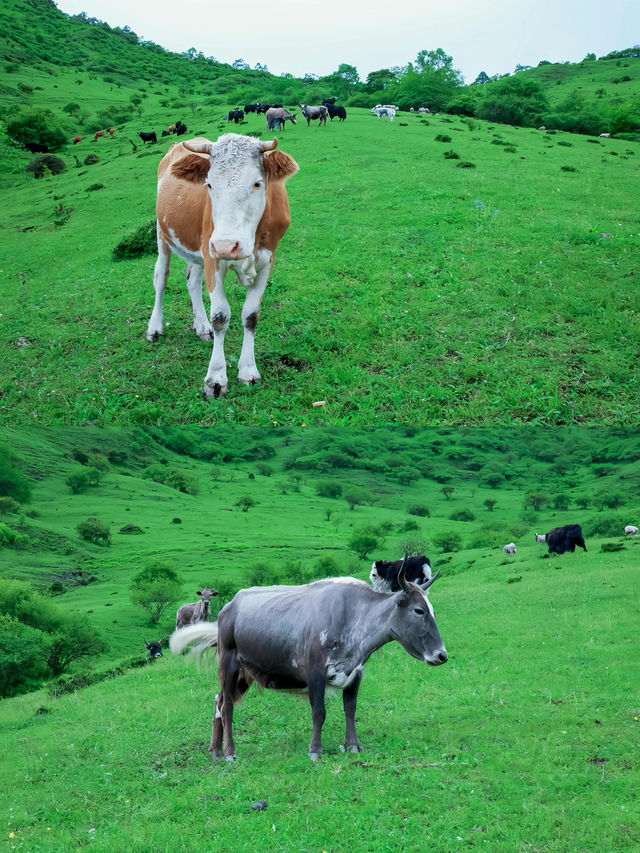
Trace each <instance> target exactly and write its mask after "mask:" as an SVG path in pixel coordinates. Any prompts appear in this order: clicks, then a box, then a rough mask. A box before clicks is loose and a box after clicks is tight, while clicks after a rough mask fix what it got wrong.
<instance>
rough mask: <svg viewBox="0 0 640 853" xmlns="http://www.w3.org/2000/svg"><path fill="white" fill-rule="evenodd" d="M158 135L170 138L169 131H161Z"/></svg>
mask: <svg viewBox="0 0 640 853" xmlns="http://www.w3.org/2000/svg"><path fill="white" fill-rule="evenodd" d="M160 135H161V136H171V131H169V130H163V131H162V133H161V134H160Z"/></svg>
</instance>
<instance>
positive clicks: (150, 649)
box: [144, 640, 162, 662]
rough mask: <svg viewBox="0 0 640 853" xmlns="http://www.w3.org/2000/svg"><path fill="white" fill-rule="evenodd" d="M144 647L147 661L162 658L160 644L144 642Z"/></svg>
mask: <svg viewBox="0 0 640 853" xmlns="http://www.w3.org/2000/svg"><path fill="white" fill-rule="evenodd" d="M144 644H145V646H146V647H147V661H148V662H151V661H152V660H155V659H156V658H161V657H162V643H148V642H147V641H146V640H145V641H144Z"/></svg>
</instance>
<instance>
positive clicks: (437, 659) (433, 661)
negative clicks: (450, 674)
mask: <svg viewBox="0 0 640 853" xmlns="http://www.w3.org/2000/svg"><path fill="white" fill-rule="evenodd" d="M424 660H425V663H428V664H429V666H441V665H442V664H443V663H446V662H447V661H448V660H449V655H448V654H447V650H446V649H444V648H442V649H439V650H438V651H437V652H435V654H433V655H431V656H430V657H425V659H424Z"/></svg>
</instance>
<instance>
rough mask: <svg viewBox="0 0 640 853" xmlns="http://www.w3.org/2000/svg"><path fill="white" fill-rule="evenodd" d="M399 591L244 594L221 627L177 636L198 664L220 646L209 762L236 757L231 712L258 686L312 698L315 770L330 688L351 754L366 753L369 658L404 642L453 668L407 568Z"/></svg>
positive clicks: (223, 615)
mask: <svg viewBox="0 0 640 853" xmlns="http://www.w3.org/2000/svg"><path fill="white" fill-rule="evenodd" d="M398 583H399V585H400V590H399V591H398V592H396V593H392V594H387V593H382V592H375V591H374V590H373V589H371V587H370V586H369V585H368V584H366V583H365V582H364V581H361V580H357V579H355V578H327V579H325V580H320V581H315V582H314V583H310V584H305V585H303V586H267V587H252V588H251V589H241V590H240V591H239V592H238V593H237V594H236V596H235V597H234V598H233V599H232V601H230V602H229V603H228V604H225V606H224V607H223V608H222V610H221V611H220V614H219V616H218V621H217V622H212V623H208V624H202V625H191V626H188V627H186V628H182V629H181V630H180V631H176V632H175V633H174V634H173V635H172V637H171V640H170V646H171V651H172V652H174V654H178V653H179V652H181V651H182V650H183V649H184V648H186V647H187V646H188V645H191V644H194V643H195V644H197V645H196V647H195V649H194V652H195V653H196V654H197V655H201V654H202V653H203V652H204V651H205V650H206V649H208V648H211V647H216V646H217V650H218V655H219V665H218V678H219V681H220V686H221V687H220V692H219V693H218V695H217V696H216V699H215V711H214V715H213V728H212V733H211V744H210V746H209V750H210V751H211V755H212V758H214V759H215V758H219V757H220V756H221V755H224V757H225V758H226V759H227V760H228V761H231V760H233V758H234V757H235V752H236V750H235V744H234V741H233V730H232V729H233V708H234V704H235V703H236V702H238V701H239V700H240V699H241V698H242V696H243V695H244V694H245V693H246V691H247V690H248V689H249V687H250V686H251V684H252V682H254V681H257V682H258V684H259V685H261V686H262V687H268V688H270V689H272V690H285V691H293V692H301V691H302V692H306V693H308V695H309V703H310V705H311V718H312V722H313V736H312V738H311V743H310V744H309V756H310V758H311V759H312V760H313V761H315V760H316V759H317V757H318V756H319V755H320V754H321V753H322V743H321V732H322V725H323V723H324V719H325V705H324V695H325V689H326V688H327V687H334V688H337V689H339V690H342V696H343V706H344V716H345V722H346V737H345V747H346V749H347V750H348V751H350V752H359V751H360V750H361V749H362V744H361V743H360V741H359V740H358V736H357V735H356V728H355V713H356V701H357V697H358V688H359V687H360V680H361V678H362V669H363V667H364V665H365V663H366V662H367V660H368V659H369V657H370V656H371V654H372V653H373V652H375V651H376V650H377V649H379V648H380V647H381V646H384V645H385V643H389V642H391V641H392V640H398V642H399V643H400V644H401V645H402V647H403V648H404V649H405V651H407V652H408V653H409V654H410V655H411V656H412V657H414V658H417V659H418V660H420V661H422V662H423V663H426V664H428V665H429V666H439V665H440V664H443V663H445V662H446V661H447V652H446V649H445V647H444V645H443V642H442V639H441V637H440V633H439V631H438V627H437V625H436V620H435V615H434V612H433V607H432V606H431V603H430V602H429V599H428V598H427V595H426V591H423V590H422V589H420V588H419V587H418V586H416V585H415V584H412V583H409V582H408V581H407V580H406V578H405V567H404V565H403V566H402V568H401V570H400V573H399V575H398ZM223 741H224V745H223Z"/></svg>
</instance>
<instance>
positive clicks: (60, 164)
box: [25, 154, 67, 178]
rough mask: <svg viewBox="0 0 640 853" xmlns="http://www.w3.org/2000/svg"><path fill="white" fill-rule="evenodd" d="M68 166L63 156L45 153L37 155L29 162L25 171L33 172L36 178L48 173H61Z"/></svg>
mask: <svg viewBox="0 0 640 853" xmlns="http://www.w3.org/2000/svg"><path fill="white" fill-rule="evenodd" d="M66 168H67V164H66V163H65V162H64V160H63V159H62V157H56V155H55V154H43V155H42V156H41V157H36V158H35V159H34V160H31V162H30V163H27V165H26V166H25V171H27V172H31V173H32V174H33V177H34V178H42V177H43V175H46V174H47V173H49V174H51V175H59V174H60V173H61V172H64V170H65V169H66Z"/></svg>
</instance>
